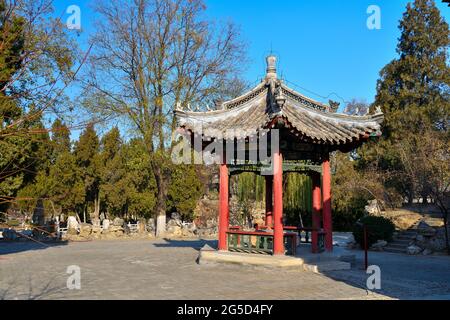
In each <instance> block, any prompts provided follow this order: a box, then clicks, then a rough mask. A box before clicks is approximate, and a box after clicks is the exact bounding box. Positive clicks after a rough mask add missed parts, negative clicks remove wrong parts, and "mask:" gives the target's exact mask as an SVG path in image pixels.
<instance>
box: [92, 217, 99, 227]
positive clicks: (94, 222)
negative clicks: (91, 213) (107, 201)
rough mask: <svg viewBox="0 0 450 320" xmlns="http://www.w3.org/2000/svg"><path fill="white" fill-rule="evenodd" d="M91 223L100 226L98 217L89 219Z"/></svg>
mask: <svg viewBox="0 0 450 320" xmlns="http://www.w3.org/2000/svg"><path fill="white" fill-rule="evenodd" d="M91 222H92V225H93V226H96V227H99V226H100V219H99V218H93V219H91Z"/></svg>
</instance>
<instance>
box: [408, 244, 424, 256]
mask: <svg viewBox="0 0 450 320" xmlns="http://www.w3.org/2000/svg"><path fill="white" fill-rule="evenodd" d="M421 252H422V249H421V248H420V247H418V246H414V245H412V246H409V247H408V248H406V253H407V254H409V255H416V254H419V253H421Z"/></svg>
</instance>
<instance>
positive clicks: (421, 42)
mask: <svg viewBox="0 0 450 320" xmlns="http://www.w3.org/2000/svg"><path fill="white" fill-rule="evenodd" d="M399 28H400V31H401V36H400V39H399V43H398V46H397V52H398V55H399V57H398V58H397V59H394V60H393V61H392V62H390V63H389V64H388V65H386V66H385V67H384V68H383V69H382V70H381V72H380V79H379V81H378V84H377V95H376V100H375V103H374V105H376V106H380V107H381V108H382V110H383V112H384V114H385V123H384V127H383V138H382V139H381V141H379V143H377V144H375V145H374V144H368V145H366V146H364V147H363V148H361V150H360V151H359V154H360V156H361V161H360V167H361V169H362V170H365V169H366V168H369V167H371V166H372V167H376V168H377V169H378V170H379V172H380V173H382V174H383V175H384V185H385V187H386V188H388V189H389V188H390V189H395V190H396V191H397V192H399V193H400V194H401V195H402V196H403V197H406V198H408V199H409V201H412V199H414V197H416V196H417V194H418V193H424V191H423V190H420V187H418V185H417V183H416V182H415V181H414V180H415V179H414V177H413V176H412V175H411V174H410V173H409V172H408V166H409V163H408V162H409V161H416V160H414V158H411V157H409V156H408V157H403V159H402V156H401V154H400V153H399V149H398V146H399V145H404V144H408V145H415V146H416V148H418V147H419V144H417V143H416V142H414V141H412V140H411V137H418V138H420V137H421V136H423V135H424V134H425V132H426V131H427V130H434V131H442V132H448V131H447V130H448V128H447V127H448V119H449V111H450V69H449V65H448V61H449V60H448V49H449V45H450V31H449V26H448V24H447V22H445V20H444V19H443V17H441V15H440V12H439V10H438V9H437V8H436V6H435V3H434V1H431V0H415V1H414V2H413V3H408V5H407V8H406V12H405V13H404V15H403V19H402V20H401V22H400V25H399ZM443 139H447V140H448V134H447V133H446V134H445V135H444V136H443ZM412 155H413V154H412ZM406 158H407V159H409V160H408V161H406V162H405V161H404V160H405V159H406Z"/></svg>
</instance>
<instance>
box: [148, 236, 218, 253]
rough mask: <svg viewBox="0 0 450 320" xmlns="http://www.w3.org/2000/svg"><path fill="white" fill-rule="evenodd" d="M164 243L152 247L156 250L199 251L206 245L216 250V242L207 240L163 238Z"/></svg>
mask: <svg viewBox="0 0 450 320" xmlns="http://www.w3.org/2000/svg"><path fill="white" fill-rule="evenodd" d="M163 240H164V241H165V242H164V243H154V244H153V245H154V246H155V247H157V248H193V249H195V250H197V251H200V249H201V248H203V246H205V245H208V246H210V247H211V248H217V240H208V239H186V240H182V239H178V240H174V239H169V238H164V239H163Z"/></svg>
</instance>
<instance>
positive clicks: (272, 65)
mask: <svg viewBox="0 0 450 320" xmlns="http://www.w3.org/2000/svg"><path fill="white" fill-rule="evenodd" d="M266 63H267V69H266V79H267V80H268V79H277V57H275V56H274V55H272V54H271V55H269V56H267V57H266Z"/></svg>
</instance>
